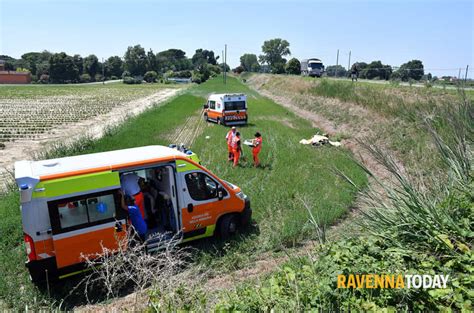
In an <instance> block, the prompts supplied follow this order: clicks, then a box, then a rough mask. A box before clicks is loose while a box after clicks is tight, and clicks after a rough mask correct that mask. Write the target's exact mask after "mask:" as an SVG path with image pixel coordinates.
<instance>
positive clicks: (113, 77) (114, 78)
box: [110, 75, 119, 80]
mask: <svg viewBox="0 0 474 313" xmlns="http://www.w3.org/2000/svg"><path fill="white" fill-rule="evenodd" d="M110 79H111V80H117V79H119V78H118V77H117V76H114V75H112V76H111V77H110Z"/></svg>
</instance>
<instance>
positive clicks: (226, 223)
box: [218, 214, 239, 240]
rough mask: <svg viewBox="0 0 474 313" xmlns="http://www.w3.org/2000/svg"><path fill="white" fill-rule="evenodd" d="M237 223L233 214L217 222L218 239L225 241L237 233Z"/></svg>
mask: <svg viewBox="0 0 474 313" xmlns="http://www.w3.org/2000/svg"><path fill="white" fill-rule="evenodd" d="M238 226H239V222H238V220H237V217H236V216H235V215H234V214H231V215H225V216H223V217H222V218H221V219H220V221H219V226H218V231H219V233H218V234H219V238H221V239H223V240H226V239H229V238H231V237H232V236H234V235H235V234H236V233H237V229H238Z"/></svg>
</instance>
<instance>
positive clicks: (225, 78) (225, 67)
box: [224, 44, 227, 85]
mask: <svg viewBox="0 0 474 313" xmlns="http://www.w3.org/2000/svg"><path fill="white" fill-rule="evenodd" d="M224 51H225V64H224V85H227V44H225V49H224Z"/></svg>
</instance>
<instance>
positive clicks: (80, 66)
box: [72, 54, 84, 75]
mask: <svg viewBox="0 0 474 313" xmlns="http://www.w3.org/2000/svg"><path fill="white" fill-rule="evenodd" d="M72 60H73V61H74V64H76V66H77V70H78V71H79V75H82V74H83V73H84V59H83V58H82V57H81V56H80V55H79V54H75V55H74V56H73V57H72Z"/></svg>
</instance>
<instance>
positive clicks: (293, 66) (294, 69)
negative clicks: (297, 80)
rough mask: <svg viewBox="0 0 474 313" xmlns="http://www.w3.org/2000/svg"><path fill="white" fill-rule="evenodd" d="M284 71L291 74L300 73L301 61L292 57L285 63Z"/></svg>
mask: <svg viewBox="0 0 474 313" xmlns="http://www.w3.org/2000/svg"><path fill="white" fill-rule="evenodd" d="M285 67H286V73H287V74H291V75H300V74H301V63H300V61H298V59H296V58H293V59H291V60H290V61H288V63H287V64H286V65H285Z"/></svg>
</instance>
